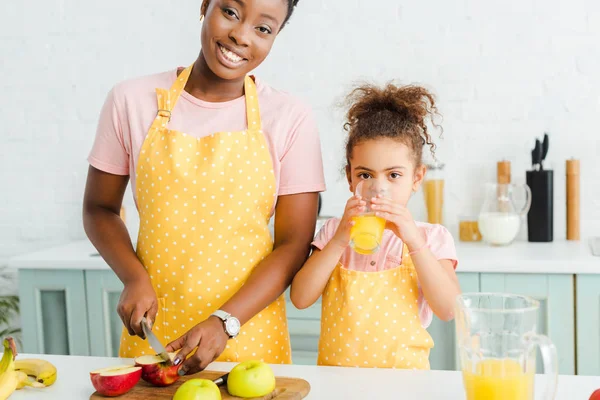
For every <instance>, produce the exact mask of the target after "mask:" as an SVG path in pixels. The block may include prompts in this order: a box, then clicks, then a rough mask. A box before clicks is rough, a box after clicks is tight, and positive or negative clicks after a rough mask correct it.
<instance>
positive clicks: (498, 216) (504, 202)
mask: <svg viewBox="0 0 600 400" xmlns="http://www.w3.org/2000/svg"><path fill="white" fill-rule="evenodd" d="M519 191H521V194H519ZM523 194H524V196H523ZM515 198H525V204H524V205H523V206H521V207H518V206H517V205H515ZM530 206H531V189H529V186H527V185H525V184H522V185H516V184H511V183H508V184H500V183H486V185H485V196H484V201H483V206H482V207H481V211H480V213H479V221H478V225H479V232H480V233H481V236H482V238H483V240H484V241H485V242H487V243H489V244H491V245H495V246H503V245H507V244H510V243H511V242H512V241H513V240H514V239H515V238H516V237H517V235H518V233H519V229H520V227H521V216H523V215H525V214H527V212H528V211H529V207H530Z"/></svg>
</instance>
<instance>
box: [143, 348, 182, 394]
mask: <svg viewBox="0 0 600 400" xmlns="http://www.w3.org/2000/svg"><path fill="white" fill-rule="evenodd" d="M169 357H171V361H172V360H173V359H174V358H175V353H169ZM135 365H136V366H138V367H141V368H142V379H143V380H145V381H146V382H148V383H149V384H151V385H154V386H169V385H172V384H173V383H175V382H176V381H177V380H178V379H179V374H178V373H177V371H178V370H179V367H178V366H177V365H174V364H172V363H171V364H168V363H167V362H166V361H165V360H163V359H162V358H161V357H160V356H159V355H147V356H140V357H136V359H135Z"/></svg>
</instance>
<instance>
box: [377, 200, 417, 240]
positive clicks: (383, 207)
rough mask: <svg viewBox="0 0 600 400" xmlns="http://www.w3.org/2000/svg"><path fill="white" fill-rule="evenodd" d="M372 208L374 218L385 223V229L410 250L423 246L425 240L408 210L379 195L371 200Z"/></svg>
mask: <svg viewBox="0 0 600 400" xmlns="http://www.w3.org/2000/svg"><path fill="white" fill-rule="evenodd" d="M372 208H373V210H374V211H375V215H376V216H378V217H381V218H383V219H385V220H386V221H387V224H386V228H387V229H389V230H391V231H392V232H394V233H395V234H396V236H398V237H399V238H400V239H402V241H403V242H404V243H406V245H407V246H408V248H409V249H410V250H416V249H420V248H421V247H423V246H424V245H425V243H426V242H425V238H424V237H423V235H422V233H421V231H420V230H419V228H418V227H417V225H416V224H415V220H414V219H413V217H412V215H411V214H410V211H408V208H406V207H404V206H402V205H400V204H396V203H394V202H393V201H392V200H390V199H388V198H385V197H382V196H381V195H380V196H377V197H376V198H375V199H373V205H372Z"/></svg>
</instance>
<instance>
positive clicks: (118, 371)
mask: <svg viewBox="0 0 600 400" xmlns="http://www.w3.org/2000/svg"><path fill="white" fill-rule="evenodd" d="M141 377H142V368H141V367H135V366H132V365H118V366H115V367H108V368H102V369H98V370H96V371H92V372H90V378H91V380H92V385H94V389H96V391H97V392H98V393H99V394H101V395H103V396H107V397H115V396H120V395H122V394H124V393H127V392H129V391H130V390H131V389H132V388H133V387H134V386H135V385H136V384H137V383H138V382H139V380H140V378H141Z"/></svg>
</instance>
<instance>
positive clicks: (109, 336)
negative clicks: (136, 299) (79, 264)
mask: <svg viewBox="0 0 600 400" xmlns="http://www.w3.org/2000/svg"><path fill="white" fill-rule="evenodd" d="M85 285H86V292H87V299H88V302H87V308H88V326H89V331H90V355H92V356H100V357H105V356H108V357H117V356H118V355H119V342H120V340H121V331H122V329H123V322H122V321H121V318H120V317H119V314H117V304H119V297H120V296H121V292H122V291H123V284H122V283H121V281H120V280H119V278H117V276H116V275H115V273H114V272H113V271H112V270H109V271H107V270H93V271H86V272H85Z"/></svg>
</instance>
